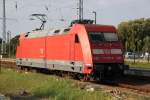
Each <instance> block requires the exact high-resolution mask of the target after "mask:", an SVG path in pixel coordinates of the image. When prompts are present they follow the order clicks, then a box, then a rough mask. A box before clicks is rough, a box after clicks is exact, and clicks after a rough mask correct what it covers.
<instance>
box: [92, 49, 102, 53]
mask: <svg viewBox="0 0 150 100" xmlns="http://www.w3.org/2000/svg"><path fill="white" fill-rule="evenodd" d="M93 54H104V51H103V49H93Z"/></svg>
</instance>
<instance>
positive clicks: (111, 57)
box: [88, 26, 126, 78]
mask: <svg viewBox="0 0 150 100" xmlns="http://www.w3.org/2000/svg"><path fill="white" fill-rule="evenodd" d="M88 37H89V42H90V46H91V52H92V60H93V72H94V75H95V76H98V77H100V78H101V77H102V76H112V75H116V74H119V75H120V74H123V72H124V70H125V69H126V66H124V57H123V47H122V43H121V41H119V39H118V36H117V33H116V29H115V28H114V27H113V26H99V27H98V26H96V27H95V28H92V29H90V30H89V32H88Z"/></svg>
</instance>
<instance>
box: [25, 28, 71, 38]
mask: <svg viewBox="0 0 150 100" xmlns="http://www.w3.org/2000/svg"><path fill="white" fill-rule="evenodd" d="M69 30H70V28H51V29H46V30H37V31H32V32H28V33H26V34H25V37H26V38H36V37H44V36H53V35H60V34H68V32H69Z"/></svg>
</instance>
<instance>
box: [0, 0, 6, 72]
mask: <svg viewBox="0 0 150 100" xmlns="http://www.w3.org/2000/svg"><path fill="white" fill-rule="evenodd" d="M2 4H3V6H2V7H3V23H2V24H3V25H2V26H3V33H2V44H1V55H0V72H1V67H2V65H1V63H2V62H1V60H2V57H3V54H4V53H6V52H5V51H6V50H5V41H6V10H5V8H6V7H5V0H3V3H2Z"/></svg>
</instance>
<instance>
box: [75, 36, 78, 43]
mask: <svg viewBox="0 0 150 100" xmlns="http://www.w3.org/2000/svg"><path fill="white" fill-rule="evenodd" d="M75 43H79V37H78V35H77V34H76V35H75Z"/></svg>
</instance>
